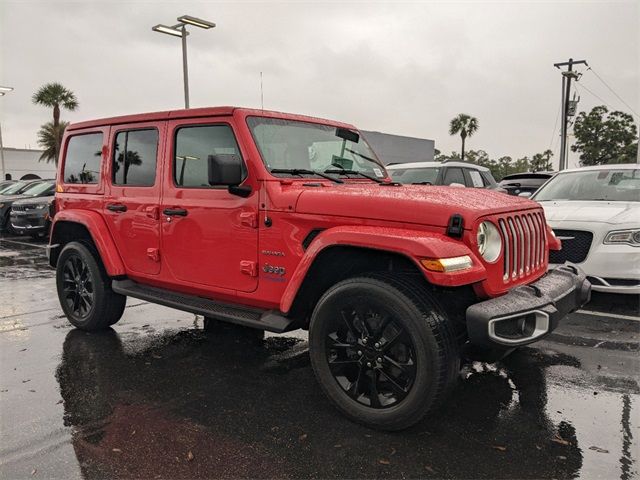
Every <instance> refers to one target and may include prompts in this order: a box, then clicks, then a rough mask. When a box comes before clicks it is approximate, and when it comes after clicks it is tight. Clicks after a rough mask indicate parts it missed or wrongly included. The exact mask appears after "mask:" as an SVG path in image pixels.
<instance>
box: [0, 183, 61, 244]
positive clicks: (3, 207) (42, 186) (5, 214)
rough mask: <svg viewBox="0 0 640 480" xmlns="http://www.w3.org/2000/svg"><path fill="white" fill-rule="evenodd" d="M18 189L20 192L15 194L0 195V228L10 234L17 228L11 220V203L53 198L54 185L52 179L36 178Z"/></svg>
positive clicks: (15, 231) (16, 230) (16, 231)
mask: <svg viewBox="0 0 640 480" xmlns="http://www.w3.org/2000/svg"><path fill="white" fill-rule="evenodd" d="M18 183H20V182H18ZM18 183H16V185H18ZM19 191H20V192H21V193H19V194H15V195H6V194H4V195H0V230H5V231H6V232H8V233H11V234H15V233H18V229H15V228H14V227H13V225H12V222H11V220H12V216H11V208H12V207H13V204H14V203H15V202H16V201H18V200H22V199H28V200H30V201H32V202H33V200H34V199H36V198H39V197H51V198H53V195H54V194H55V191H56V185H55V182H54V181H53V180H36V181H32V182H29V184H28V185H27V186H25V187H24V188H20V189H19Z"/></svg>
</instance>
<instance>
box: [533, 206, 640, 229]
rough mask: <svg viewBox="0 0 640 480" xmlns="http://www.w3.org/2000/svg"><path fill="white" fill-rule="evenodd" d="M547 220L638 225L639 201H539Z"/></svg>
mask: <svg viewBox="0 0 640 480" xmlns="http://www.w3.org/2000/svg"><path fill="white" fill-rule="evenodd" d="M540 205H542V208H544V212H545V216H546V217H547V220H548V221H549V222H563V221H570V222H597V223H610V224H615V225H619V224H623V223H636V224H639V225H640V203H638V202H606V201H577V200H574V201H548V202H540Z"/></svg>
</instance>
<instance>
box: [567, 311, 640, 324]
mask: <svg viewBox="0 0 640 480" xmlns="http://www.w3.org/2000/svg"><path fill="white" fill-rule="evenodd" d="M576 313H584V314H586V315H594V316H596V317H607V318H618V319H621V320H633V321H635V322H640V317H637V316H636V317H634V316H633V315H621V314H619V313H607V312H596V311H593V310H576Z"/></svg>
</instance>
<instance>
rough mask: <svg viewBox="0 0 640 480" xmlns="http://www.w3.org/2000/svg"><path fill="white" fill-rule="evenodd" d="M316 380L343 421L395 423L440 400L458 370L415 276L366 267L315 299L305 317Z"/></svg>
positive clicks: (444, 330) (443, 323)
mask: <svg viewBox="0 0 640 480" xmlns="http://www.w3.org/2000/svg"><path fill="white" fill-rule="evenodd" d="M309 355H310V357H311V366H312V367H313V371H314V373H315V375H316V378H317V379H318V383H319V384H320V387H321V388H322V390H323V392H324V393H325V395H326V396H327V398H328V399H329V400H330V401H331V403H333V405H334V406H335V407H336V408H337V409H338V410H340V411H341V412H342V413H343V414H344V415H346V416H347V417H349V418H350V419H351V420H354V421H356V422H359V423H362V424H364V425H367V426H369V427H372V428H377V429H382V430H400V429H403V428H406V427H409V426H411V425H413V424H414V423H416V422H418V421H419V420H420V419H421V418H423V417H424V416H425V415H426V414H427V413H428V412H430V411H432V410H433V409H434V408H436V407H437V406H438V405H440V404H441V402H442V401H443V399H445V398H446V397H447V395H448V394H449V392H450V391H451V390H452V388H453V387H454V386H455V382H456V379H457V378H458V374H459V372H460V354H459V347H458V342H457V339H456V336H455V331H454V327H453V324H452V322H451V320H450V319H449V318H448V317H447V315H446V313H445V312H444V310H443V309H442V307H441V306H440V304H439V303H438V301H437V299H436V298H435V297H434V295H433V290H432V289H430V288H429V286H428V285H427V283H426V282H425V281H424V279H423V278H422V277H418V276H411V275H406V274H405V275H403V274H395V273H392V272H391V273H370V274H366V275H363V276H360V277H354V278H348V279H346V280H342V281H341V282H338V283H336V284H335V285H334V286H332V287H331V288H329V289H328V290H327V291H326V292H325V293H324V294H323V295H322V297H321V298H320V299H319V300H318V302H317V304H316V306H315V308H314V310H313V313H312V315H311V322H310V324H309Z"/></svg>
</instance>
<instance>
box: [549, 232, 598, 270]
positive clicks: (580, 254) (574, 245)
mask: <svg viewBox="0 0 640 480" xmlns="http://www.w3.org/2000/svg"><path fill="white" fill-rule="evenodd" d="M553 233H555V234H556V237H558V240H560V241H561V242H562V250H553V251H552V252H551V253H550V254H549V263H565V262H571V263H581V262H584V261H585V259H586V258H587V255H589V250H590V249H591V242H592V241H593V233H591V232H586V231H584V230H561V229H555V228H554V229H553Z"/></svg>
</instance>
